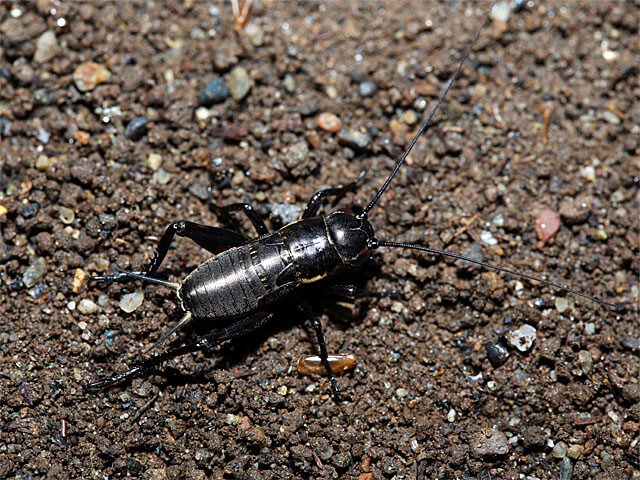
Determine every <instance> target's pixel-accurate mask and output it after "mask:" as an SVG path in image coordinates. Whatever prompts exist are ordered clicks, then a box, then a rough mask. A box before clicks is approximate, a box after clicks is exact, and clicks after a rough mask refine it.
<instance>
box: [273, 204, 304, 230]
mask: <svg viewBox="0 0 640 480" xmlns="http://www.w3.org/2000/svg"><path fill="white" fill-rule="evenodd" d="M267 208H268V209H269V211H270V212H271V215H273V216H274V217H275V218H277V219H279V220H280V222H282V224H283V225H287V224H289V223H292V222H295V221H296V220H298V219H299V218H300V217H301V216H302V208H301V207H300V206H299V205H295V204H288V203H269V204H267Z"/></svg>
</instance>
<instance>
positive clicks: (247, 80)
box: [227, 67, 251, 100]
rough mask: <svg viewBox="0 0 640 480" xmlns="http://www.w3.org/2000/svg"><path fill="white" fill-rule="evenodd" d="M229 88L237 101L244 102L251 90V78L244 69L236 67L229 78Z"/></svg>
mask: <svg viewBox="0 0 640 480" xmlns="http://www.w3.org/2000/svg"><path fill="white" fill-rule="evenodd" d="M227 86H228V87H229V91H230V92H231V96H232V97H233V98H234V99H235V100H242V99H243V98H244V97H246V96H247V94H248V93H249V90H251V77H249V73H248V72H247V71H246V70H245V69H244V68H243V67H235V68H234V69H233V70H231V73H230V74H229V75H228V76H227Z"/></svg>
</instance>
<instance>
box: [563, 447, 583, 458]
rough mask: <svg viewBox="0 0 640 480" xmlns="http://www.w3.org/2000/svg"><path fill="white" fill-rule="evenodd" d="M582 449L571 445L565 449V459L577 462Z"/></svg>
mask: <svg viewBox="0 0 640 480" xmlns="http://www.w3.org/2000/svg"><path fill="white" fill-rule="evenodd" d="M583 450H584V447H583V446H582V445H571V446H570V447H569V448H568V449H567V457H569V458H572V459H574V460H577V459H578V458H580V455H582V451H583Z"/></svg>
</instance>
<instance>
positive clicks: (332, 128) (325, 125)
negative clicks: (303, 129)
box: [316, 112, 342, 133]
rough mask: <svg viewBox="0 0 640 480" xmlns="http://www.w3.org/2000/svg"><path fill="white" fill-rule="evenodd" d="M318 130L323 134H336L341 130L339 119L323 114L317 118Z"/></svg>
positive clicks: (335, 116)
mask: <svg viewBox="0 0 640 480" xmlns="http://www.w3.org/2000/svg"><path fill="white" fill-rule="evenodd" d="M316 121H317V123H318V128H320V129H321V130H324V131H325V132H331V133H336V132H337V131H339V130H340V129H341V128H342V122H341V121H340V117H338V116H337V115H334V114H333V113H329V112H323V113H321V114H320V115H318V118H317V120H316Z"/></svg>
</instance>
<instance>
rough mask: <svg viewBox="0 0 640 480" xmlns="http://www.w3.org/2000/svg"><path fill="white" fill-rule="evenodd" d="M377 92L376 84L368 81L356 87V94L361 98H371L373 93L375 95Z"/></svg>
mask: <svg viewBox="0 0 640 480" xmlns="http://www.w3.org/2000/svg"><path fill="white" fill-rule="evenodd" d="M377 90H378V88H377V87H376V84H375V83H373V82H369V81H366V82H362V83H361V84H360V85H359V86H358V92H359V93H360V96H361V97H371V96H373V94H374V93H376V91H377Z"/></svg>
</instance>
